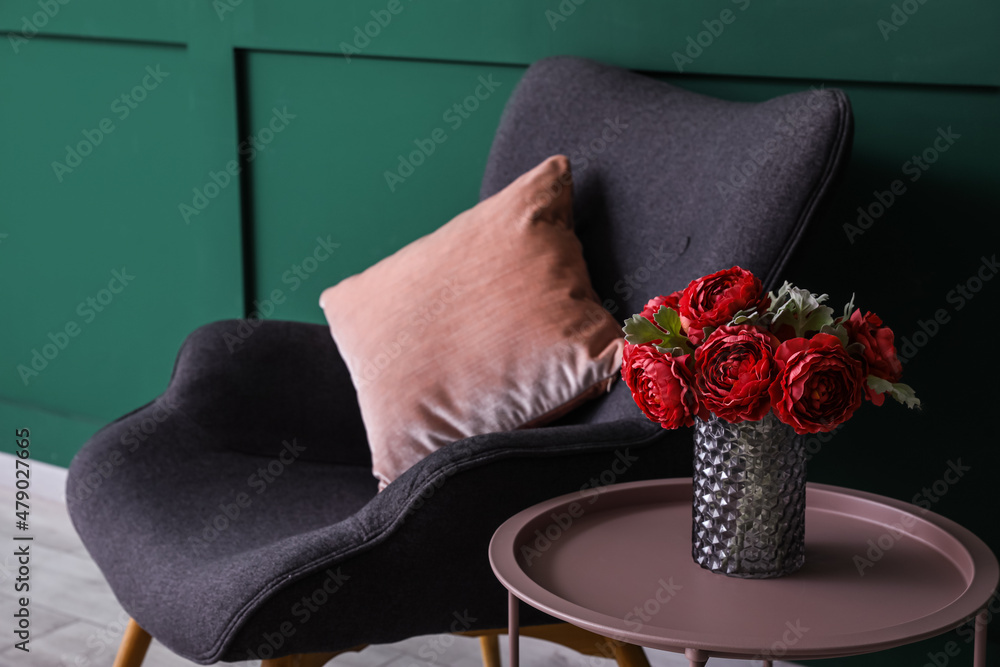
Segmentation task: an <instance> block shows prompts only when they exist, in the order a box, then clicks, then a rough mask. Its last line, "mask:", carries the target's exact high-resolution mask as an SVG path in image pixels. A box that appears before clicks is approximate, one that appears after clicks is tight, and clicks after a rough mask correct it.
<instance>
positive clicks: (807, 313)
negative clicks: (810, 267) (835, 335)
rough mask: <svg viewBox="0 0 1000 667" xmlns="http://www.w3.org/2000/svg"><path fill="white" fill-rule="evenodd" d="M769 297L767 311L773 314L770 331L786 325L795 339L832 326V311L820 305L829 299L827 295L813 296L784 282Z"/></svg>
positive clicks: (807, 291)
mask: <svg viewBox="0 0 1000 667" xmlns="http://www.w3.org/2000/svg"><path fill="white" fill-rule="evenodd" d="M770 297H771V305H770V306H768V311H769V312H771V313H773V314H774V316H773V320H772V321H771V322H770V327H771V330H772V331H776V330H778V329H780V328H781V327H783V326H785V325H788V326H789V327H791V328H792V329H793V330H794V331H795V335H796V337H805V336H806V335H807V333H808V332H810V331H821V330H822V329H823V327H824V326H828V325H833V309H832V308H830V307H829V306H824V305H822V304H823V302H825V301H826V300H827V299H829V298H830V296H829V295H828V294H819V295H817V294H813V293H812V292H810V291H809V290H805V289H801V288H798V287H795V286H794V285H792V284H791V283H787V282H786V283H785V284H784V285H782V286H781V289H779V290H778V293H777V294H774V293H772V294H771V295H770Z"/></svg>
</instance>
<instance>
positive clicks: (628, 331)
mask: <svg viewBox="0 0 1000 667" xmlns="http://www.w3.org/2000/svg"><path fill="white" fill-rule="evenodd" d="M622 331H623V332H625V340H626V341H627V342H629V343H631V344H632V345H644V344H646V343H651V342H653V341H654V340H663V338H664V336H665V335H666V334H664V333H663V332H662V331H660V330H659V329H657V328H656V327H655V326H654V325H653V323H652V322H650V321H649V320H647V319H646V318H645V317H643V316H642V315H633V316H632V317H630V318H628V319H627V320H625V326H623V327H622Z"/></svg>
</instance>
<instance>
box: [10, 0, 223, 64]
mask: <svg viewBox="0 0 1000 667" xmlns="http://www.w3.org/2000/svg"><path fill="white" fill-rule="evenodd" d="M198 4H200V5H210V4H211V3H200V2H198V1H197V0H188V2H179V1H172V0H148V1H146V2H141V3H136V2H129V0H102V1H101V2H87V1H84V2H80V0H4V2H3V3H0V32H3V31H8V30H9V31H11V34H10V35H9V36H8V35H4V42H6V44H4V45H3V48H4V49H5V50H6V49H7V48H8V46H10V50H11V51H12V52H13V53H15V54H19V53H25V52H28V51H29V50H30V49H31V48H32V43H33V42H34V36H35V35H36V34H41V35H43V36H49V37H51V36H63V37H102V38H108V39H122V40H128V41H151V42H176V43H183V42H185V41H186V40H187V36H188V31H189V30H190V27H191V22H190V21H189V20H188V19H189V16H190V14H191V10H192V9H193V8H194V7H195V6H196V5H198Z"/></svg>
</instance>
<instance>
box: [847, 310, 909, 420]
mask: <svg viewBox="0 0 1000 667" xmlns="http://www.w3.org/2000/svg"><path fill="white" fill-rule="evenodd" d="M844 328H845V329H847V334H848V336H849V337H850V340H851V342H852V343H861V344H862V345H864V346H865V351H864V360H865V364H866V365H867V367H868V373H869V374H871V375H874V376H875V377H878V378H882V379H883V380H887V381H888V382H899V378H900V377H901V376H902V375H903V364H902V363H900V361H899V358H898V357H897V356H896V345H895V336H894V335H893V333H892V329H890V328H889V327H884V326H882V320H881V318H879V316H878V315H876V314H875V313H872V312H870V311H869V312H868V313H865V314H864V315H862V314H861V311H860V310H855V311H854V312H853V313H851V317H850V318H849V319H848V320H846V321H845V322H844ZM865 396H866V397H867V398H868V400H870V401H871V402H872V403H874V404H875V405H882V403H884V402H885V394H879V393H876V392H875V391H873V390H872V388H871V387H869V386H868V382H867V381H866V382H865Z"/></svg>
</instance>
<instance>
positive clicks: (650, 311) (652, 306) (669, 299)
mask: <svg viewBox="0 0 1000 667" xmlns="http://www.w3.org/2000/svg"><path fill="white" fill-rule="evenodd" d="M680 300H681V291H680V290H678V291H676V292H674V293H673V294H671V295H670V296H654V297H653V298H652V299H650V300H649V303H647V304H646V306H645V307H644V308H643V309H642V313H641V314H642V316H643V317H645V318H646V319H647V320H649V321H650V322H652V323H653V324H656V320H654V319H653V315H656V314H657V313H658V312H660V306H666V307H667V308H673V309H674V310H676V311H677V312H678V313H679V312H680V310H679V305H678V304H679V303H680Z"/></svg>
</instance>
